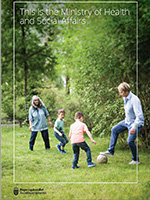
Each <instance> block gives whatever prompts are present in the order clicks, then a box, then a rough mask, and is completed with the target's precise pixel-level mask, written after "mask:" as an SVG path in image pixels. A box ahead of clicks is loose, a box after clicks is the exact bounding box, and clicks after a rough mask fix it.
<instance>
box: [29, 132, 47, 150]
mask: <svg viewBox="0 0 150 200" xmlns="http://www.w3.org/2000/svg"><path fill="white" fill-rule="evenodd" d="M37 133H38V131H32V132H31V138H30V142H29V149H30V150H33V146H34V143H35V139H36V136H37ZM41 134H42V138H43V140H44V143H45V149H50V144H49V136H48V129H47V130H43V131H41Z"/></svg>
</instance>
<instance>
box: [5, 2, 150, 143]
mask: <svg viewBox="0 0 150 200" xmlns="http://www.w3.org/2000/svg"><path fill="white" fill-rule="evenodd" d="M149 4H150V3H149V1H146V0H141V1H140V2H139V5H138V7H139V9H138V11H139V17H138V19H139V32H138V42H139V45H138V55H139V60H138V77H137V76H136V75H137V68H136V6H135V4H126V5H123V4H122V5H120V4H116V5H114V4H111V5H110V4H107V5H105V4H101V5H99V4H93V5H92V9H94V8H98V7H99V6H101V7H109V8H111V7H112V8H115V9H120V8H121V6H123V7H125V6H126V8H128V9H130V12H131V15H130V17H129V16H120V17H112V16H106V17H102V16H97V17H94V16H92V17H91V18H90V19H89V20H88V22H89V23H88V24H87V25H61V26H60V25H59V26H58V25H55V26H54V25H48V26H44V25H43V26H42V25H41V26H37V25H32V27H31V26H29V25H20V24H19V23H18V22H19V20H20V15H19V6H20V5H19V4H16V16H15V22H16V24H15V41H16V42H15V50H16V51H15V70H16V71H15V99H16V105H15V106H16V112H15V115H16V116H15V118H16V120H17V121H18V122H19V123H20V125H22V123H23V122H24V123H25V122H26V121H27V116H28V109H29V106H30V101H31V98H32V96H33V95H34V94H37V95H39V96H40V97H41V98H42V100H43V101H44V103H45V105H46V106H47V108H48V110H49V112H50V116H51V118H52V120H53V121H55V119H56V117H57V115H56V114H57V109H58V108H64V109H65V110H66V119H65V121H66V126H69V125H70V123H72V122H73V118H74V113H75V112H76V111H78V110H80V111H82V112H83V113H84V118H85V122H86V123H87V125H88V126H89V128H90V130H91V131H92V133H93V134H95V135H97V136H101V137H102V136H104V135H107V134H110V130H111V128H112V126H113V125H115V124H116V123H117V122H119V121H120V120H122V119H123V118H124V110H123V101H122V99H121V98H119V95H118V91H117V86H118V84H120V83H121V82H122V81H126V82H128V83H129V84H130V85H131V88H132V91H133V93H135V94H136V93H137V81H138V96H139V98H140V100H141V102H142V105H143V111H144V116H145V126H144V128H143V131H142V133H141V134H140V144H141V145H142V146H143V147H144V146H145V147H148V145H149V143H150V140H149V139H150V138H149V134H148V133H149V130H150V111H149V104H150V102H149V99H150V98H149V94H150V87H149V86H150V80H149V77H150V70H149V63H150V59H149V49H150V45H149V35H150V30H149V29H148V28H147V27H149V25H150V15H149V12H148V7H149ZM21 6H22V7H25V8H26V7H27V4H21ZM44 6H45V5H44V4H39V5H38V7H39V8H42V7H44ZM55 6H56V5H55ZM64 6H70V7H71V8H75V5H74V4H65V5H64ZM90 6H91V5H90V4H85V5H84V8H85V9H89V8H90ZM76 7H78V9H79V8H81V7H82V5H81V4H76ZM2 11H3V14H2V120H3V122H4V123H5V120H7V121H8V120H12V119H13V43H12V41H13V35H12V33H13V32H12V31H13V27H12V25H13V18H12V17H13V10H12V2H11V1H9V0H5V1H3V2H2ZM8 19H9V20H8ZM137 78H138V80H137ZM120 142H122V141H120ZM123 142H124V140H123Z"/></svg>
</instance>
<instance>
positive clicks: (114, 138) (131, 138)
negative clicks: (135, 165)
mask: <svg viewBox="0 0 150 200" xmlns="http://www.w3.org/2000/svg"><path fill="white" fill-rule="evenodd" d="M131 128H132V127H131V125H128V124H125V120H123V121H121V122H119V123H118V124H117V125H115V126H114V127H113V128H112V130H111V140H110V145H109V149H108V151H109V152H110V153H111V154H112V155H113V154H114V150H115V145H116V142H117V139H118V135H119V133H121V132H123V131H125V130H126V129H128V138H127V143H128V145H129V147H130V150H131V153H132V160H134V161H138V160H139V157H138V154H137V147H136V144H135V142H134V141H135V139H136V137H137V135H138V133H139V132H140V130H141V129H142V127H139V128H138V129H136V133H134V134H130V130H131Z"/></svg>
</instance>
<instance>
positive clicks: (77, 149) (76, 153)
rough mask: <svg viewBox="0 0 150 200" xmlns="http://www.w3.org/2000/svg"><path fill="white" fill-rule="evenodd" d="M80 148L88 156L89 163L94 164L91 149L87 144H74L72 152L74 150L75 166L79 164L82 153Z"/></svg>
mask: <svg viewBox="0 0 150 200" xmlns="http://www.w3.org/2000/svg"><path fill="white" fill-rule="evenodd" d="M80 148H81V149H82V150H84V151H85V152H86V155H87V162H88V163H89V162H92V157H91V150H90V147H89V146H88V145H87V143H86V142H80V143H74V144H72V150H73V153H74V155H73V162H72V164H73V166H76V165H77V164H78V160H79V153H80Z"/></svg>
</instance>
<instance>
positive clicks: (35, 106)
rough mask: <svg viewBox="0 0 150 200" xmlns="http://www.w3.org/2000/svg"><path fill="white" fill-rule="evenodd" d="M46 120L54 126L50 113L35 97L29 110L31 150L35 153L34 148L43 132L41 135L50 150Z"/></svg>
mask: <svg viewBox="0 0 150 200" xmlns="http://www.w3.org/2000/svg"><path fill="white" fill-rule="evenodd" d="M46 118H47V119H48V122H49V125H50V126H52V122H51V120H50V116H49V113H48V111H47V109H46V107H45V105H44V103H43V102H42V100H41V99H40V98H39V97H38V96H33V97H32V102H31V106H30V109H29V124H30V127H29V130H30V131H31V138H30V142H29V149H30V150H31V151H33V146H34V143H35V139H36V136H37V133H38V131H41V134H42V137H43V140H44V143H45V148H46V149H50V144H49V136H48V127H47V120H46Z"/></svg>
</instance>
